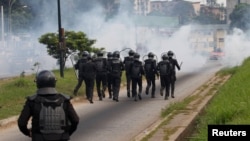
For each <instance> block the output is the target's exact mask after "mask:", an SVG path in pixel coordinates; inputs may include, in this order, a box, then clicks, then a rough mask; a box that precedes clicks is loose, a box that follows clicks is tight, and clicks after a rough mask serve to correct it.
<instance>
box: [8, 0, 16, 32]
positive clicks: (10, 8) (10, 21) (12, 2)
mask: <svg viewBox="0 0 250 141" xmlns="http://www.w3.org/2000/svg"><path fill="white" fill-rule="evenodd" d="M15 2H16V0H9V9H8V25H9V26H8V28H9V31H8V32H9V36H11V34H12V18H11V17H12V16H11V13H12V5H13V4H14V3H15Z"/></svg>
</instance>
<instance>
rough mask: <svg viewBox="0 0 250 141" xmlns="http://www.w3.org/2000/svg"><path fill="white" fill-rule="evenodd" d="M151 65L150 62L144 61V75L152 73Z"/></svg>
mask: <svg viewBox="0 0 250 141" xmlns="http://www.w3.org/2000/svg"><path fill="white" fill-rule="evenodd" d="M152 63H153V62H151V61H145V65H144V69H145V72H146V74H149V73H151V72H152Z"/></svg>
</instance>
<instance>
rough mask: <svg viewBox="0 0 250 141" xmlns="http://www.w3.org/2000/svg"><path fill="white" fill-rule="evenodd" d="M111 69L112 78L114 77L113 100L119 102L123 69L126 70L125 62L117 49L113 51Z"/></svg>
mask: <svg viewBox="0 0 250 141" xmlns="http://www.w3.org/2000/svg"><path fill="white" fill-rule="evenodd" d="M109 69H110V70H109V71H110V73H111V76H112V77H111V78H112V88H113V100H114V101H116V102H118V101H119V92H120V85H121V77H122V71H123V70H124V65H123V62H122V61H121V60H120V52H119V51H115V52H114V53H113V60H112V63H111V65H110V68H109Z"/></svg>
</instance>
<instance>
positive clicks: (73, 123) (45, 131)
mask: <svg viewBox="0 0 250 141" xmlns="http://www.w3.org/2000/svg"><path fill="white" fill-rule="evenodd" d="M35 82H36V86H37V91H36V94H34V95H32V96H29V97H27V100H26V102H25V105H24V107H23V110H22V112H21V114H20V116H19V118H18V127H19V129H20V131H21V132H22V133H23V134H24V135H26V136H29V137H30V138H32V141H49V140H53V141H68V140H69V139H70V136H71V135H72V134H73V133H74V132H75V131H76V129H77V125H78V123H79V117H78V115H77V113H76V111H75V110H74V108H73V106H72V104H71V102H70V99H71V98H70V97H69V96H67V95H64V94H61V93H59V92H57V90H56V89H55V86H56V78H55V75H54V74H53V73H52V72H51V71H48V70H43V71H41V72H39V73H38V74H37V76H36V80H35ZM29 119H32V125H31V128H28V121H29ZM51 121H53V122H51ZM69 123H70V124H69Z"/></svg>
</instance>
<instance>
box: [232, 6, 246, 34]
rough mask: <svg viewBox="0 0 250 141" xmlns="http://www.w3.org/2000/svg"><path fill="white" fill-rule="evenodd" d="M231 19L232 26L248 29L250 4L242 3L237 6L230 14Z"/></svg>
mask: <svg viewBox="0 0 250 141" xmlns="http://www.w3.org/2000/svg"><path fill="white" fill-rule="evenodd" d="M229 19H230V20H231V23H230V28H231V29H232V28H235V27H236V28H239V29H242V30H243V31H246V30H248V29H249V28H250V25H249V22H250V5H249V4H245V3H241V4H238V5H236V6H235V8H234V10H233V12H232V13H231V14H230V15H229Z"/></svg>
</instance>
